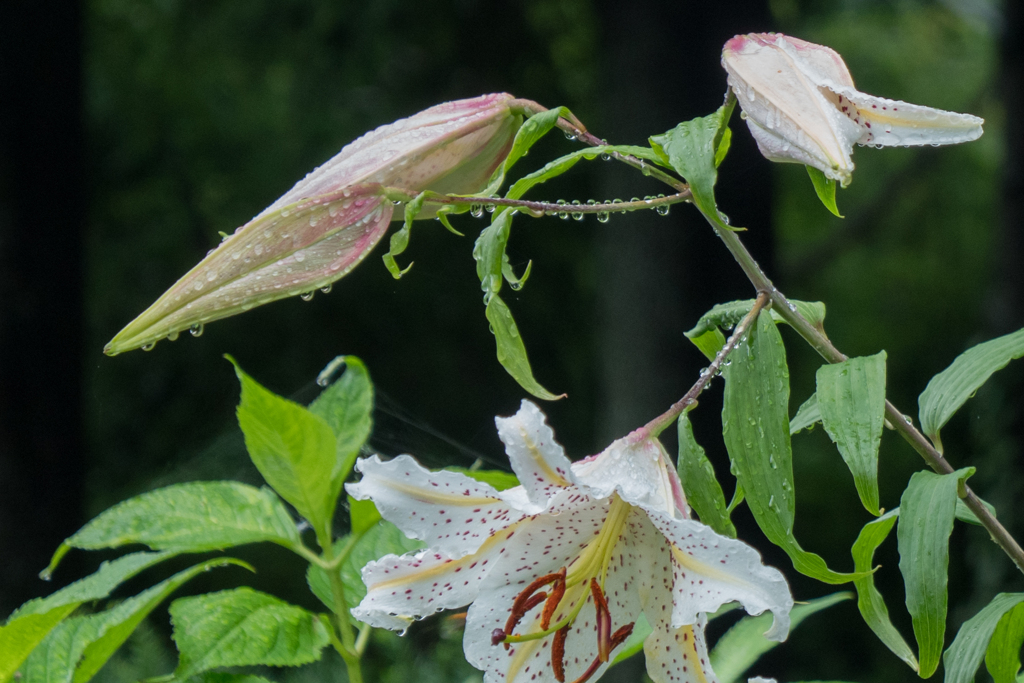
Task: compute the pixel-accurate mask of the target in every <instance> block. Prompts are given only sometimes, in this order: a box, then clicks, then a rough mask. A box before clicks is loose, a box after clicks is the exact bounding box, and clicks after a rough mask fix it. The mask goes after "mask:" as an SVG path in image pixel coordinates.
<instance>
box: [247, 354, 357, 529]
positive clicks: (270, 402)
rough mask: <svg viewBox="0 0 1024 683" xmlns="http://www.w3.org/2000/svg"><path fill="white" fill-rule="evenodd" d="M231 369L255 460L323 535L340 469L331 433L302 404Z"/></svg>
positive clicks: (335, 497) (334, 496)
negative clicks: (240, 387) (236, 381)
mask: <svg viewBox="0 0 1024 683" xmlns="http://www.w3.org/2000/svg"><path fill="white" fill-rule="evenodd" d="M229 360H232V362H234V361H233V359H231V358H229ZM235 373H236V374H237V375H238V380H239V382H240V383H241V385H242V400H241V403H239V405H238V425H239V426H240V427H241V428H242V433H243V434H244V435H245V446H246V448H247V449H248V451H249V457H250V458H252V461H253V464H255V465H256V469H258V470H259V471H260V474H262V475H263V478H264V479H266V480H267V483H268V484H270V485H271V486H272V487H274V490H275V491H277V493H278V494H279V495H280V496H281V497H282V498H284V499H285V500H286V501H288V502H289V503H291V504H292V505H294V506H295V509H296V510H298V511H299V514H301V515H302V516H303V517H305V518H306V519H308V520H309V522H310V523H311V524H312V525H313V528H314V529H315V530H316V532H317V534H318V535H323V534H327V533H328V529H329V525H330V521H331V517H332V516H333V514H334V507H335V505H336V503H337V495H338V492H337V490H336V489H335V486H336V484H337V480H338V479H339V477H340V471H341V463H339V462H338V458H337V448H338V446H337V440H336V439H335V437H334V432H333V431H332V430H331V428H330V426H329V425H328V424H327V423H326V422H325V421H324V420H322V419H321V418H319V417H317V416H316V415H314V414H313V413H311V412H309V410H307V409H306V408H304V407H303V406H300V405H299V404H297V403H294V402H292V401H289V400H287V399H285V398H282V397H280V396H277V395H276V394H274V393H272V392H270V391H268V390H267V389H265V388H263V386H261V385H260V384H259V383H258V382H257V381H256V380H254V379H252V378H251V377H249V376H248V375H247V374H245V372H243V371H242V369H241V368H240V367H238V365H237V364H235Z"/></svg>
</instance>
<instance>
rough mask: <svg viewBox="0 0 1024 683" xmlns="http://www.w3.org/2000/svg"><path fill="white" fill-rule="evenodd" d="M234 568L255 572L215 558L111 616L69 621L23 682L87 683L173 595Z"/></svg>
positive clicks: (30, 663)
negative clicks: (210, 574) (215, 570)
mask: <svg viewBox="0 0 1024 683" xmlns="http://www.w3.org/2000/svg"><path fill="white" fill-rule="evenodd" d="M229 564H232V565H237V566H242V567H245V568H247V569H250V570H251V569H252V568H251V567H250V566H249V565H247V564H246V563H244V562H241V561H239V560H235V559H233V558H218V559H215V560H210V561H208V562H203V563H201V564H198V565H196V566H194V567H191V568H189V569H186V570H184V571H181V572H179V573H177V574H175V575H174V576H172V577H171V578H169V579H167V580H165V581H162V582H161V583H159V584H157V585H155V586H153V587H151V588H149V589H148V590H145V591H143V592H142V593H140V594H138V595H136V596H135V597H132V598H129V599H128V600H125V601H124V602H122V603H120V604H118V605H117V606H115V607H113V608H111V609H109V610H107V611H105V612H99V613H97V614H91V615H88V616H83V617H75V618H73V619H69V620H67V621H65V622H64V623H62V624H61V625H60V626H58V627H57V628H56V629H54V630H53V631H52V632H51V633H50V635H49V636H47V638H46V640H45V641H43V643H42V644H41V645H40V646H39V647H38V648H36V650H35V652H33V653H32V655H31V656H30V657H29V658H28V660H27V661H26V662H25V666H24V667H23V668H22V675H23V680H25V681H26V683H70V682H71V681H73V682H74V683H86V681H88V680H89V679H91V678H92V677H93V676H95V675H96V673H97V672H98V671H99V670H100V668H102V666H103V665H104V664H105V663H106V662H107V660H108V659H110V657H111V656H112V655H113V654H114V652H115V651H116V650H117V649H118V648H119V647H121V645H122V644H123V643H124V642H125V641H126V640H127V639H128V637H129V636H130V635H131V634H132V632H133V631H134V630H135V628H136V627H137V626H138V625H139V624H140V623H141V622H142V620H143V619H145V618H146V616H147V615H148V614H149V613H150V612H152V611H153V610H154V609H155V608H156V607H157V606H158V605H159V604H160V603H161V602H163V601H164V600H165V599H167V597H168V596H169V595H170V594H171V593H173V592H174V591H175V590H177V589H178V588H179V587H181V585H182V584H184V583H185V582H186V581H188V580H190V579H192V578H193V577H195V576H196V575H197V574H200V573H202V572H204V571H209V570H210V569H212V568H214V567H221V566H225V565H229Z"/></svg>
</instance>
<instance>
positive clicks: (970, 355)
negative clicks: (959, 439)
mask: <svg viewBox="0 0 1024 683" xmlns="http://www.w3.org/2000/svg"><path fill="white" fill-rule="evenodd" d="M1021 356H1024V329H1022V330H1017V331H1016V332H1014V333H1012V334H1008V335H1006V336H1004V337H997V338H996V339H992V340H990V341H987V342H984V343H982V344H978V345H977V346H974V347H972V348H970V349H967V350H966V351H964V352H963V353H961V354H960V355H959V356H957V358H956V360H954V361H953V363H952V364H951V365H950V366H949V367H948V368H946V369H945V370H943V371H942V372H940V373H939V374H937V375H935V376H934V377H932V379H931V381H930V382H928V386H926V387H925V388H924V391H923V392H921V396H920V397H918V399H917V403H918V407H919V409H920V417H921V430H922V431H923V432H924V433H925V434H927V435H928V436H929V437H931V440H932V441H933V442H934V443H935V447H936V448H937V449H939V451H940V452H941V451H942V441H940V440H939V430H940V429H942V428H943V427H944V426H945V424H946V423H947V422H949V418H951V417H953V413H955V412H956V411H957V410H959V409H960V406H962V405H963V404H964V403H965V402H966V401H967V399H969V398H970V397H971V396H973V395H974V392H976V391H977V390H978V388H979V387H981V385H982V384H984V383H985V382H987V381H988V378H989V377H991V376H992V374H993V373H994V372H996V371H997V370H1002V369H1003V368H1004V367H1006V365H1007V364H1008V363H1009V362H1010V361H1011V360H1013V359H1015V358H1020V357H1021Z"/></svg>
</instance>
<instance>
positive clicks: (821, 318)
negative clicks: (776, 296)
mask: <svg viewBox="0 0 1024 683" xmlns="http://www.w3.org/2000/svg"><path fill="white" fill-rule="evenodd" d="M789 303H791V304H793V305H794V306H796V311H797V313H799V314H800V315H801V316H803V317H804V318H806V319H807V322H809V323H810V324H811V325H813V326H814V327H816V328H818V329H819V330H820V329H821V328H822V325H824V323H825V304H823V303H821V302H820V301H793V300H790V302H789ZM753 307H754V300H753V299H743V300H741V301H730V302H729V303H725V304H717V305H715V306H713V307H712V308H711V310H710V311H708V312H707V313H705V314H704V315H702V316H701V317H700V320H698V321H697V324H696V325H694V327H693V329H692V330H690V331H689V332H686V336H687V337H689V338H690V340H691V341H694V342H695V339H696V338H697V337H700V336H701V335H703V334H705V333H707V332H708V331H709V330H714V329H716V328H719V327H724V328H727V329H732V328H733V327H734V326H735V325H737V324H738V323H739V322H740V321H741V320H743V316H745V315H746V314H747V313H749V312H750V309H752V308H753ZM771 315H772V320H774V321H775V322H776V323H784V322H786V320H785V319H784V318H783V317H782V316H781V315H779V314H778V313H776V312H775V311H774V310H772V311H771ZM695 343H696V342H695ZM722 344H723V345H724V344H725V342H724V341H723V342H722ZM719 348H721V347H719ZM716 351H717V350H716Z"/></svg>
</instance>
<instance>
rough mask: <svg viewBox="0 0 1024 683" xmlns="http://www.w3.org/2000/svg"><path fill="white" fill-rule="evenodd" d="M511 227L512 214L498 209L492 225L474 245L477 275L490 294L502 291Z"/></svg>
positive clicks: (483, 287) (482, 232)
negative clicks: (504, 264)
mask: <svg viewBox="0 0 1024 683" xmlns="http://www.w3.org/2000/svg"><path fill="white" fill-rule="evenodd" d="M511 226H512V212H511V211H508V210H507V209H498V210H497V211H495V212H494V216H493V217H492V218H491V224H490V225H489V226H487V227H486V228H484V229H483V230H481V231H480V236H479V237H478V238H477V240H476V244H475V245H473V259H474V260H475V261H476V275H477V277H478V278H480V287H481V288H482V289H483V290H484V292H486V293H488V294H497V293H498V292H500V291H501V283H502V264H503V263H504V257H505V245H506V244H507V243H508V235H509V230H510V228H511Z"/></svg>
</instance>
